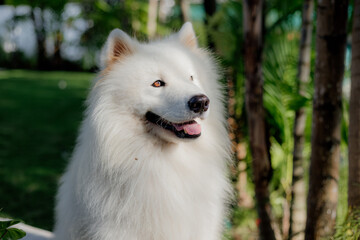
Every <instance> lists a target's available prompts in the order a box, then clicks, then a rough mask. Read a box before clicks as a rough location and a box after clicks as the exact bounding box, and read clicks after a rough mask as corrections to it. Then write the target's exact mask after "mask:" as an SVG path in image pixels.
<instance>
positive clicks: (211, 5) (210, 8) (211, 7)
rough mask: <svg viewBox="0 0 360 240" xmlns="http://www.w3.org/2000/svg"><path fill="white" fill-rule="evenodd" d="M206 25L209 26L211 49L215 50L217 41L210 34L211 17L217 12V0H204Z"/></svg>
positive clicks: (208, 34) (208, 39)
mask: <svg viewBox="0 0 360 240" xmlns="http://www.w3.org/2000/svg"><path fill="white" fill-rule="evenodd" d="M204 9H205V25H206V28H207V45H208V47H209V48H210V49H212V50H215V43H214V41H213V39H212V38H211V35H210V33H209V32H210V26H209V18H210V17H211V16H213V15H214V14H215V12H216V0H204Z"/></svg>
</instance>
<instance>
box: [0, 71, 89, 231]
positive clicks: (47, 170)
mask: <svg viewBox="0 0 360 240" xmlns="http://www.w3.org/2000/svg"><path fill="white" fill-rule="evenodd" d="M93 77H94V75H93V74H89V73H71V72H36V71H22V70H12V71H7V70H6V71H4V70H0V209H2V211H1V213H0V214H1V215H2V216H9V217H13V218H20V219H22V220H24V221H25V222H26V223H28V224H31V225H34V226H37V227H41V228H45V229H49V230H50V229H52V227H53V209H54V199H55V194H56V189H57V182H58V180H59V177H60V176H61V173H62V172H63V170H64V168H65V166H66V163H67V161H68V158H69V156H70V154H71V152H72V149H73V147H74V144H75V139H76V135H77V129H78V127H79V124H80V122H81V119H82V112H83V110H84V100H85V97H86V95H87V92H88V88H89V85H90V81H91V79H92V78H93ZM64 84H66V87H65V88H63V87H64V86H62V88H63V89H61V88H60V87H61V85H64Z"/></svg>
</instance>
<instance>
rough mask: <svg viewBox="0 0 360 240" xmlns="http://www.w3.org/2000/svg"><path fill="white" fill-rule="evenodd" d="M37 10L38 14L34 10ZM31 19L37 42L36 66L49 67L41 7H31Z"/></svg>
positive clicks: (39, 67)
mask: <svg viewBox="0 0 360 240" xmlns="http://www.w3.org/2000/svg"><path fill="white" fill-rule="evenodd" d="M36 10H38V16H36V13H35V11H36ZM31 20H32V22H33V24H34V29H35V35H36V43H37V68H38V69H42V70H43V69H47V68H49V65H48V61H47V57H46V45H45V41H46V34H45V28H44V18H43V11H42V9H41V8H33V9H32V10H31Z"/></svg>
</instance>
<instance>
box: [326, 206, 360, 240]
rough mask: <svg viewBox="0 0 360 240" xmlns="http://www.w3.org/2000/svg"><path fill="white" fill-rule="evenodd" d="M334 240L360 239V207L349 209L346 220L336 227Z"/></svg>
mask: <svg viewBox="0 0 360 240" xmlns="http://www.w3.org/2000/svg"><path fill="white" fill-rule="evenodd" d="M331 239H332V240H359V239H360V209H349V212H348V215H347V217H346V219H345V221H344V222H343V223H342V224H341V225H340V226H338V227H337V228H336V234H335V236H334V237H333V238H331Z"/></svg>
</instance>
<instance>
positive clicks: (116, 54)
mask: <svg viewBox="0 0 360 240" xmlns="http://www.w3.org/2000/svg"><path fill="white" fill-rule="evenodd" d="M135 45H136V41H135V40H133V39H131V38H130V37H129V35H127V34H126V33H125V32H123V31H121V30H120V29H114V30H112V31H111V33H110V35H109V37H108V39H107V40H106V43H105V45H104V47H103V49H102V52H101V67H102V68H105V67H107V66H110V65H111V64H113V63H114V62H115V61H117V60H118V59H121V58H123V57H126V56H128V55H131V54H132V53H134V51H135Z"/></svg>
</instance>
